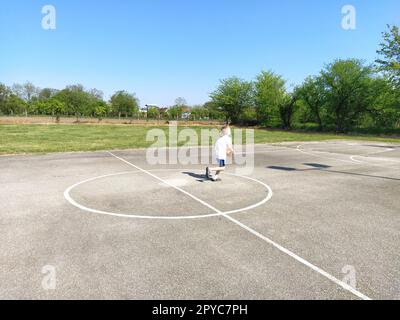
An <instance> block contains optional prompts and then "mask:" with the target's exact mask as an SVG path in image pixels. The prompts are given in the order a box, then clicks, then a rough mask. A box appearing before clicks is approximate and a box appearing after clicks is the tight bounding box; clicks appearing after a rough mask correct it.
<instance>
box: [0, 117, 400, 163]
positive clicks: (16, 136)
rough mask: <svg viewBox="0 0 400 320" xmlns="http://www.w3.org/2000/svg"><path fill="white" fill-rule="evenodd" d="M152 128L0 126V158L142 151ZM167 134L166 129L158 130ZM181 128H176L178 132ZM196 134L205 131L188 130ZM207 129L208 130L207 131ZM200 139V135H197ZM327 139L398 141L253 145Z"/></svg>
mask: <svg viewBox="0 0 400 320" xmlns="http://www.w3.org/2000/svg"><path fill="white" fill-rule="evenodd" d="M154 128H156V127H148V126H129V125H87V124H81V125H79V124H74V125H0V154H2V155H4V154H24V153H25V154H26V153H51V152H71V151H96V150H112V149H134V148H145V147H148V146H150V145H152V144H153V142H146V134H147V131H148V130H150V129H154ZM158 128H160V129H162V130H164V131H165V132H166V133H167V132H168V127H158ZM184 128H185V127H179V130H182V129H184ZM191 128H193V129H194V130H196V131H197V132H198V133H200V130H201V129H202V128H205V127H191ZM208 129H209V127H208ZM198 135H199V136H200V134H198ZM331 139H351V140H370V141H382V142H397V143H400V138H390V137H388V138H386V137H374V136H353V135H334V134H317V133H298V132H287V131H275V130H273V131H268V130H263V129H256V130H255V143H274V142H285V141H320V140H331Z"/></svg>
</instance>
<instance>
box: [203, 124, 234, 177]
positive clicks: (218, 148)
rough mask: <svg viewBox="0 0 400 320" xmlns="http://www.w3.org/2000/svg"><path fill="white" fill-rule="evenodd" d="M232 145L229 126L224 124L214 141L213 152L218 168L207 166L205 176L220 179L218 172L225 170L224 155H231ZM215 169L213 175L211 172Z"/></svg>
mask: <svg viewBox="0 0 400 320" xmlns="http://www.w3.org/2000/svg"><path fill="white" fill-rule="evenodd" d="M232 153H233V146H232V138H231V128H230V127H229V125H226V126H224V127H223V128H222V130H221V137H220V138H219V139H218V140H217V142H216V143H215V154H216V156H217V163H218V165H219V167H218V168H208V167H207V169H206V176H207V178H208V179H211V180H213V181H221V179H220V178H219V174H220V173H221V171H224V170H225V165H226V157H227V156H230V155H232ZM213 171H215V176H214V177H213V176H212V172H213Z"/></svg>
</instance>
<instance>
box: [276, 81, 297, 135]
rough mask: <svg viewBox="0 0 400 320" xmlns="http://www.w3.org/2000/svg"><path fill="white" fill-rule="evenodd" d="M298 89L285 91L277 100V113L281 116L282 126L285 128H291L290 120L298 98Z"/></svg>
mask: <svg viewBox="0 0 400 320" xmlns="http://www.w3.org/2000/svg"><path fill="white" fill-rule="evenodd" d="M297 90H298V89H297V88H296V89H294V91H293V92H292V93H286V94H285V95H284V97H283V99H282V100H281V101H280V102H279V106H278V108H279V115H280V118H281V125H282V128H283V129H285V130H290V129H292V120H293V115H294V112H295V107H296V103H297V100H298V91H297Z"/></svg>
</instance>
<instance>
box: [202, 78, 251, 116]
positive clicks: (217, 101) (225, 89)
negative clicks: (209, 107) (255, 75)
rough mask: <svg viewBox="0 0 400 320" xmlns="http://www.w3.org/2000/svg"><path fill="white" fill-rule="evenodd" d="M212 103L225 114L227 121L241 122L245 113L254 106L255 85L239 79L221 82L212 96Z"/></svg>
mask: <svg viewBox="0 0 400 320" xmlns="http://www.w3.org/2000/svg"><path fill="white" fill-rule="evenodd" d="M210 97H211V99H212V102H213V104H214V105H215V106H217V108H218V110H219V111H221V112H222V113H223V114H224V117H225V120H227V121H232V123H238V122H240V117H241V116H242V115H243V113H244V112H245V111H246V110H247V109H249V108H252V107H253V106H254V103H253V85H252V83H251V82H247V81H244V80H241V79H239V78H237V77H232V78H228V79H224V80H221V83H220V85H219V87H218V88H217V89H216V90H215V91H214V92H213V93H211V95H210Z"/></svg>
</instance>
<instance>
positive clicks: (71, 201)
mask: <svg viewBox="0 0 400 320" xmlns="http://www.w3.org/2000/svg"><path fill="white" fill-rule="evenodd" d="M147 171H148V172H155V171H158V172H165V171H181V172H183V170H181V169H169V170H168V169H159V170H147ZM184 171H187V169H186V170H184ZM196 171H198V170H196ZM140 172H141V171H139V170H138V171H126V172H119V173H113V174H107V175H103V176H98V177H94V178H91V179H87V180H84V181H81V182H78V183H76V184H74V185H72V186H71V187H69V188H68V189H66V190H65V192H64V197H65V199H66V200H67V201H68V202H69V203H70V204H71V205H73V206H75V207H77V208H79V209H81V210H83V211H86V212H91V213H96V214H102V215H108V216H114V217H122V218H134V219H150V220H188V219H204V218H211V217H218V216H224V215H230V214H233V213H239V212H243V211H247V210H251V209H255V208H257V207H259V206H261V205H263V204H265V203H267V202H268V201H269V200H271V198H272V196H273V192H272V189H271V187H270V186H268V185H267V184H265V183H264V182H262V181H260V180H257V179H254V178H250V177H247V176H240V175H237V174H234V173H227V172H225V173H224V175H229V176H235V177H239V178H242V179H246V180H249V181H253V182H256V183H257V184H259V185H261V186H263V187H264V188H265V189H266V190H267V191H268V193H267V195H266V197H265V198H264V199H263V200H261V201H259V202H257V203H255V204H253V205H250V206H247V207H245V208H241V209H236V210H231V211H224V212H220V213H213V214H204V215H192V216H148V215H137V214H129V213H126V214H124V213H115V212H110V211H102V210H97V209H93V208H88V207H85V206H84V205H82V204H80V203H78V202H77V201H75V200H74V199H73V198H72V197H71V191H72V190H74V189H75V188H77V187H79V186H80V185H83V184H85V183H88V182H92V181H95V180H100V179H104V178H109V177H115V176H122V175H127V174H136V173H140ZM203 201H204V200H203Z"/></svg>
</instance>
